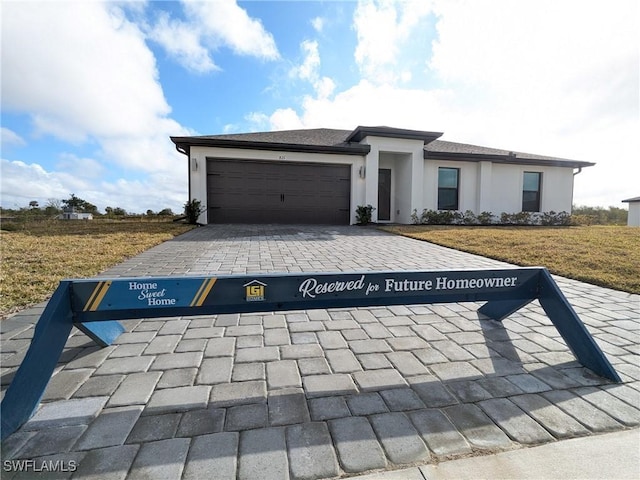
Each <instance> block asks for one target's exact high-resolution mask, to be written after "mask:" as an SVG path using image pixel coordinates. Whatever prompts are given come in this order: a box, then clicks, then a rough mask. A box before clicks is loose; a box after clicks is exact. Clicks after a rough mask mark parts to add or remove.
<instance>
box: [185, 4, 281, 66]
mask: <svg viewBox="0 0 640 480" xmlns="http://www.w3.org/2000/svg"><path fill="white" fill-rule="evenodd" d="M183 5H184V8H185V11H186V13H187V15H188V17H189V20H190V24H191V25H192V26H194V27H195V28H196V29H197V30H198V31H199V33H200V36H201V41H202V42H203V43H206V44H207V45H209V46H210V47H211V48H213V49H215V48H218V47H220V46H222V45H224V46H227V47H229V48H231V49H232V50H233V51H234V52H235V53H238V54H241V55H251V56H254V57H258V58H262V59H264V60H276V59H278V58H280V54H279V52H278V48H277V47H276V43H275V40H274V39H273V36H272V35H271V33H269V32H267V31H266V30H265V28H264V26H263V25H262V23H261V22H260V20H258V19H255V18H251V17H249V15H248V14H247V11H246V10H245V9H244V8H241V7H240V6H239V5H238V4H237V3H236V2H235V0H218V1H215V2H203V1H200V0H185V1H183Z"/></svg>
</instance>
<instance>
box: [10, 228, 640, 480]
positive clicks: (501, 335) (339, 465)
mask: <svg viewBox="0 0 640 480" xmlns="http://www.w3.org/2000/svg"><path fill="white" fill-rule="evenodd" d="M496 267H497V268H509V267H510V266H509V265H507V264H504V263H501V262H497V261H493V260H489V259H486V258H483V257H478V256H475V255H470V254H466V253H462V252H458V251H455V250H451V249H447V248H443V247H438V246H435V245H432V244H429V243H425V242H420V241H417V240H412V239H408V238H403V237H398V236H394V235H390V234H387V233H384V232H381V231H378V230H376V229H369V228H360V227H317V226H312V227H309V226H273V225H266V226H265V225H262V226H251V225H235V226H230V225H220V226H207V227H202V228H198V229H196V230H193V231H191V232H188V233H187V234H185V235H182V236H180V237H177V238H176V239H174V240H172V241H169V242H165V243H164V244H162V245H159V246H157V247H155V248H152V249H150V250H148V251H147V252H145V253H143V254H141V255H138V256H136V257H134V258H132V259H129V260H127V261H126V262H123V263H122V264H120V265H117V266H115V267H113V268H112V269H110V270H108V271H106V272H104V275H103V276H105V277H117V276H121V277H131V276H160V275H212V274H228V273H242V274H251V273H270V272H316V271H317V272H322V271H324V272H336V271H356V270H368V271H371V270H418V269H423V270H430V269H431V270H432V269H460V268H496ZM556 281H557V282H558V285H559V286H560V288H561V289H562V291H563V292H564V294H565V295H566V296H567V298H568V300H569V302H570V303H571V304H572V305H573V306H574V308H575V310H576V311H577V312H578V314H579V315H580V317H581V319H582V320H583V322H584V323H585V325H586V326H587V329H588V330H589V331H590V332H591V334H592V335H593V337H594V339H595V340H596V342H597V343H598V344H599V345H600V347H601V348H602V349H603V350H604V352H605V353H606V355H607V357H608V358H609V360H610V361H611V362H612V364H613V365H614V367H615V368H616V370H617V371H618V373H619V374H620V376H621V377H622V379H623V381H624V383H622V384H612V383H610V382H609V381H607V380H606V379H603V378H600V377H597V376H595V375H593V374H592V373H591V372H589V371H587V370H586V369H584V368H583V367H581V366H580V365H579V364H578V363H577V362H576V361H575V359H574V357H573V355H572V354H571V352H570V351H569V350H568V348H567V347H566V345H565V343H564V341H563V340H562V338H561V337H560V335H559V334H558V332H557V330H556V329H555V327H553V325H552V324H551V322H550V321H549V319H548V318H547V317H546V315H545V314H544V312H543V310H542V309H541V308H540V306H539V305H538V304H537V302H533V303H531V304H529V305H527V306H526V307H525V308H523V309H521V310H519V311H518V312H516V313H515V314H513V315H511V316H510V317H509V318H507V319H505V320H504V321H503V322H501V323H499V322H494V321H491V320H487V319H486V318H483V317H481V316H479V315H478V314H477V309H478V307H479V304H476V303H468V302H467V303H455V304H440V305H410V306H390V307H370V308H345V309H328V310H307V311H295V312H265V313H255V314H242V315H213V316H199V317H189V318H182V317H178V318H164V319H145V320H126V321H124V322H123V324H124V325H125V327H126V329H127V331H126V333H124V334H123V335H121V336H120V337H119V338H118V339H117V341H116V342H115V343H114V344H113V345H111V346H109V347H107V348H102V349H101V348H98V347H96V346H95V345H94V344H93V343H92V342H91V340H90V339H89V338H88V337H86V336H85V335H83V334H82V333H80V332H77V331H74V333H73V334H72V336H71V337H70V338H69V340H68V341H67V344H66V347H65V350H64V352H63V355H62V358H61V359H60V362H59V363H58V366H57V368H56V371H55V374H54V376H53V377H52V380H51V381H50V382H49V385H48V387H47V390H46V392H45V394H44V397H43V399H42V405H41V407H40V409H39V411H38V412H37V413H36V414H35V416H34V417H33V418H32V419H31V420H30V421H29V422H28V423H27V424H26V425H25V426H24V427H23V428H22V429H20V430H18V431H17V432H16V433H14V434H13V435H11V436H10V437H8V438H7V439H6V440H5V441H4V442H3V443H2V459H3V465H2V466H3V468H2V478H3V479H4V478H7V479H13V478H16V479H20V478H34V475H36V474H34V471H33V470H34V468H33V466H31V467H29V468H30V469H31V470H30V471H29V472H28V473H25V472H17V471H16V469H18V468H20V466H21V465H22V466H24V465H31V464H29V463H25V462H31V461H34V462H36V463H37V464H42V463H43V462H45V464H47V465H49V464H55V462H59V463H58V464H57V465H58V466H59V467H60V466H67V467H68V466H70V465H74V466H75V468H74V469H71V468H69V469H67V471H63V472H60V471H59V472H57V473H56V474H51V473H47V472H40V473H38V474H37V475H36V478H101V479H102V478H108V479H110V478H113V479H117V478H119V479H124V478H127V479H139V478H168V479H176V478H183V479H198V478H238V479H252V478H261V479H281V478H294V479H320V478H332V477H341V476H353V475H358V474H366V473H369V472H380V471H384V470H389V471H391V473H394V472H396V471H398V469H402V468H403V467H416V466H423V467H424V468H423V469H422V470H420V469H417V468H413V469H412V470H408V471H406V472H408V473H407V474H413V473H415V472H416V471H417V472H418V473H420V475H423V476H425V477H426V478H447V477H438V476H435V477H429V475H432V476H433V475H448V474H449V473H447V472H452V473H450V474H451V475H453V476H459V474H458V473H456V470H455V468H457V467H455V465H463V466H464V465H468V464H469V462H470V463H471V464H472V466H471V467H468V468H471V470H469V472H471V473H473V474H474V475H473V477H474V478H477V477H478V476H481V475H482V470H479V469H478V468H477V467H476V465H480V463H479V462H485V461H498V462H510V461H511V459H512V458H516V459H518V458H520V459H522V458H526V457H525V456H526V455H534V453H535V452H537V451H539V450H538V449H539V447H537V446H538V445H543V446H544V447H545V448H546V446H548V447H549V448H552V449H555V448H559V447H561V446H563V445H565V444H567V445H570V444H571V443H568V442H569V441H570V442H574V441H575V440H571V439H576V438H577V439H579V440H581V439H588V440H587V444H589V445H591V444H592V443H590V442H591V440H593V442H596V444H597V442H599V441H603V442H605V439H606V438H614V439H617V438H619V437H617V436H613V437H610V436H609V435H608V432H618V433H616V435H618V434H619V435H621V437H620V438H629V439H630V440H629V441H634V437H633V436H630V437H625V436H624V435H627V434H628V435H633V434H631V433H627V432H630V431H633V432H636V433H637V430H629V429H633V428H636V427H637V426H638V425H640V362H639V355H640V348H639V344H640V296H638V295H630V294H627V293H624V292H618V291H614V290H609V289H605V288H600V287H596V286H593V285H588V284H585V283H582V282H577V281H573V280H568V279H565V278H560V277H556ZM42 307H43V306H41V308H42ZM38 314H39V310H38V309H31V310H29V311H25V312H21V313H20V314H18V315H16V316H14V317H12V318H10V319H8V320H5V321H3V322H1V323H0V342H1V343H0V346H1V350H2V354H1V357H0V360H1V362H2V364H1V374H2V391H3V392H4V391H5V390H6V388H7V387H8V385H9V383H10V381H11V379H12V377H13V374H14V372H15V370H16V369H17V367H18V366H19V364H20V362H21V361H22V358H24V355H25V352H26V349H27V347H28V345H29V343H30V338H31V337H32V335H33V325H34V323H35V321H36V320H37V318H38ZM604 433H606V435H602V434H604ZM635 439H637V436H636V437H635ZM605 443H606V442H605ZM614 444H615V441H614ZM562 448H564V447H562ZM562 448H561V449H560V450H554V451H558V452H561V451H562ZM587 448H588V447H587ZM621 451H622V450H621V449H618V448H616V449H615V452H616V453H620V452H621ZM500 452H504V453H500ZM527 452H531V453H527ZM496 453H498V455H495V454H496ZM487 455H488V456H489V457H485V456H487ZM545 455H546V454H545ZM470 456H471V457H470ZM466 457H470V458H466ZM456 458H459V459H460V460H453V461H451V459H456ZM487 458H488V460H487ZM532 458H536V457H532ZM594 458H595V457H594ZM634 458H636V459H637V457H634ZM491 459H494V460H491ZM7 460H8V461H10V462H11V461H16V462H18V463H8V464H7V463H6V462H5V461H7ZM518 461H519V460H517V461H516V463H517V462H518ZM20 462H22V463H20ZM38 462H39V463H38ZM456 462H460V463H456ZM465 462H467V463H465ZM598 462H599V463H596V462H592V463H593V468H597V467H599V466H600V465H601V461H600V460H598ZM509 464H510V463H509ZM636 464H637V463H636ZM616 465H617V466H619V467H621V468H623V469H625V471H626V470H627V469H630V470H631V471H630V473H631V474H633V475H635V473H636V472H635V470H633V467H634V465H626V466H625V464H624V463H622V462H619V461H617V462H616ZM543 466H544V465H543ZM543 466H541V468H542V467H543ZM432 467H433V468H432ZM627 467H628V468H627ZM464 468H465V469H466V468H467V467H464ZM487 468H489V467H487ZM509 468H511V467H509ZM514 468H515V467H514ZM509 471H510V472H511V471H513V472H514V474H517V475H520V474H522V475H527V472H526V471H524V470H522V471H521V470H509ZM593 471H596V472H597V471H599V470H593ZM533 473H537V472H535V471H533ZM540 473H541V474H542V473H544V471H543V470H542V469H541V470H540ZM403 478H404V477H403ZM493 478H496V477H493ZM525 478H526V477H525ZM569 478H570V477H569Z"/></svg>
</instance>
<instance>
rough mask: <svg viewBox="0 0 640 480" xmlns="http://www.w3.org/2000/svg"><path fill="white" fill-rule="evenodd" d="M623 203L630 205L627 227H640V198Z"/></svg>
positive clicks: (628, 199)
mask: <svg viewBox="0 0 640 480" xmlns="http://www.w3.org/2000/svg"><path fill="white" fill-rule="evenodd" d="M622 202H623V203H628V204H629V216H628V217H627V225H628V226H630V227H640V197H633V198H627V199H626V200H622Z"/></svg>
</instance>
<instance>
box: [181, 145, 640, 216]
mask: <svg viewBox="0 0 640 480" xmlns="http://www.w3.org/2000/svg"><path fill="white" fill-rule="evenodd" d="M361 143H363V144H368V145H370V147H371V150H370V152H369V154H367V155H366V156H358V155H342V154H322V153H304V152H287V151H270V150H252V149H241V148H220V147H195V146H194V147H191V155H190V159H189V178H190V182H191V197H192V198H191V199H193V198H195V199H197V200H200V201H201V202H202V205H203V206H206V204H207V172H206V165H207V158H221V159H239V160H241V159H245V160H262V161H274V162H294V163H295V162H311V163H333V164H346V165H351V206H350V210H351V212H350V219H351V220H350V221H351V223H352V224H354V223H355V222H356V216H355V210H356V207H357V206H358V205H367V204H370V205H372V206H373V207H374V208H375V209H376V210H374V211H373V218H372V219H373V221H374V222H376V221H378V215H377V212H378V210H377V209H378V169H379V168H390V169H391V222H395V223H411V214H412V212H413V210H414V209H415V210H416V211H417V213H418V215H420V214H421V213H422V211H423V210H424V209H431V210H437V207H438V168H439V167H448V168H458V169H460V190H459V195H460V197H459V210H460V211H462V212H464V211H466V210H471V211H473V212H474V213H475V214H479V213H481V212H483V211H489V212H491V213H493V214H494V215H500V213H502V212H507V213H517V212H520V211H521V210H522V183H523V174H524V172H525V171H526V172H542V195H541V211H543V212H548V211H551V210H553V211H555V212H562V211H566V212H571V204H572V200H573V169H572V168H567V167H545V166H536V165H514V164H503V163H492V162H488V161H482V162H475V161H472V162H464V161H445V160H434V159H427V160H425V159H424V152H423V142H422V141H421V140H406V139H397V138H385V137H366V138H365V139H363V140H362V142H361ZM361 172H362V174H363V175H364V178H363V177H362V176H361ZM191 199H189V200H191ZM632 207H633V209H634V211H636V212H638V213H633V214H632V212H631V210H632ZM629 210H630V212H629V219H630V221H631V220H632V218H636V217H637V222H638V223H637V224H639V225H640V205H639V204H638V203H635V204H630V209H629ZM633 215H636V217H634V216H633ZM199 222H201V223H207V213H206V211H205V213H203V214H202V215H201V216H200V218H199Z"/></svg>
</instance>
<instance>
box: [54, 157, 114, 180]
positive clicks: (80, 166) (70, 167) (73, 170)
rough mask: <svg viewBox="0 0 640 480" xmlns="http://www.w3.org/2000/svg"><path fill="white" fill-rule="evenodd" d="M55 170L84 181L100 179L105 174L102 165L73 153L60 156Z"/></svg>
mask: <svg viewBox="0 0 640 480" xmlns="http://www.w3.org/2000/svg"><path fill="white" fill-rule="evenodd" d="M55 168H56V170H59V171H61V172H64V173H67V174H69V175H73V176H75V177H80V178H86V179H94V178H100V177H102V176H103V175H104V174H105V172H106V170H105V168H104V165H102V164H101V163H100V162H98V161H97V160H94V159H93V158H86V157H83V158H81V157H78V156H77V155H75V154H73V153H62V154H60V156H59V160H58V162H57V164H56V167H55Z"/></svg>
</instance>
